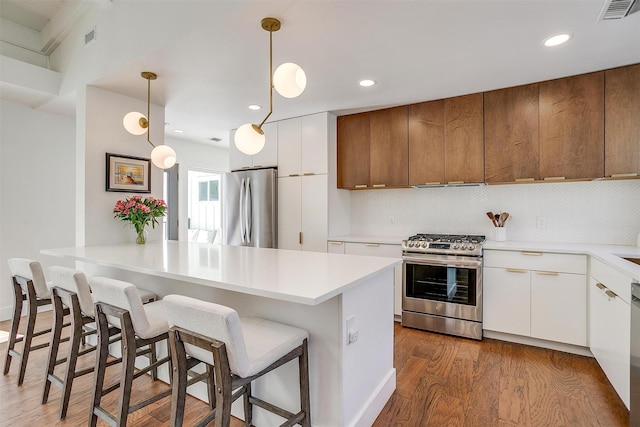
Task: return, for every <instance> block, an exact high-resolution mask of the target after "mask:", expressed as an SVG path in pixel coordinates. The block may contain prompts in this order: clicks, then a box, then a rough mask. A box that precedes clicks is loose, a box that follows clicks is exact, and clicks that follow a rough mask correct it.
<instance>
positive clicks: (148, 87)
mask: <svg viewBox="0 0 640 427" xmlns="http://www.w3.org/2000/svg"><path fill="white" fill-rule="evenodd" d="M150 134H151V77H150V76H149V77H147V142H148V143H149V144H151V146H152V147H153V148H155V147H156V146H155V145H153V142H151V137H150V136H149V135H150Z"/></svg>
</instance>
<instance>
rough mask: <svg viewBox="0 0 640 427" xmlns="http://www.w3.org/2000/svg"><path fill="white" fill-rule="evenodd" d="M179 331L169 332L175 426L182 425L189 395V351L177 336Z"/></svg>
mask: <svg viewBox="0 0 640 427" xmlns="http://www.w3.org/2000/svg"><path fill="white" fill-rule="evenodd" d="M178 333H179V332H178V331H172V332H169V348H170V351H171V360H172V361H173V373H172V377H173V378H172V385H171V387H172V392H171V422H170V425H171V426H173V427H182V422H183V418H184V406H185V401H186V397H187V353H186V352H185V350H184V343H183V342H182V341H181V340H180V339H179V338H177V337H176V336H177V335H178Z"/></svg>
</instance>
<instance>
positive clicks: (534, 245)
mask: <svg viewBox="0 0 640 427" xmlns="http://www.w3.org/2000/svg"><path fill="white" fill-rule="evenodd" d="M483 249H485V250H503V251H540V252H553V253H566V254H581V255H589V256H592V257H594V258H596V259H598V260H600V261H602V262H604V263H606V264H607V265H609V266H611V267H613V268H615V269H616V270H618V271H620V272H621V273H623V274H626V275H628V276H631V277H632V278H633V279H635V280H637V281H640V265H638V264H634V263H632V262H631V261H627V260H625V259H623V258H622V257H623V256H624V257H630V258H640V247H637V246H625V245H597V244H591V243H548V242H515V241H514V242H512V241H506V242H496V241H493V240H487V241H486V242H485V243H484V246H483Z"/></svg>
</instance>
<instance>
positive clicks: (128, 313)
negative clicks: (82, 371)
mask: <svg viewBox="0 0 640 427" xmlns="http://www.w3.org/2000/svg"><path fill="white" fill-rule="evenodd" d="M89 282H90V285H91V290H92V291H93V296H94V300H95V302H96V304H95V314H96V320H97V326H98V352H97V356H96V360H97V361H96V369H95V371H94V390H93V398H92V406H91V413H90V415H89V417H90V418H89V425H90V426H95V425H96V424H97V422H98V417H100V418H102V419H103V420H105V421H107V422H108V423H109V424H110V425H114V426H126V425H127V416H128V415H129V414H130V413H132V412H134V411H137V410H138V409H141V408H143V407H145V406H147V405H149V404H151V403H153V402H156V401H158V400H160V399H162V398H164V397H166V396H169V395H170V394H171V390H170V389H169V390H166V391H164V392H160V393H158V394H156V395H154V396H151V397H149V398H147V399H144V400H143V401H141V402H138V403H136V404H134V405H132V404H131V402H130V399H131V388H132V385H133V380H134V379H136V378H139V377H140V376H142V375H144V374H145V373H147V372H149V371H151V370H153V369H157V367H158V366H160V365H162V364H164V363H166V362H170V360H171V359H170V357H168V356H167V357H164V358H162V359H160V360H155V361H154V360H153V359H152V360H151V363H150V364H149V365H148V366H146V367H145V368H143V369H140V370H138V372H135V360H136V356H139V355H140V354H141V353H140V352H139V351H138V350H139V349H141V348H143V347H147V346H151V347H153V345H154V344H156V343H157V342H160V341H162V340H165V339H166V338H167V330H168V329H169V325H168V324H167V318H166V314H165V309H164V304H163V302H162V301H154V302H150V303H148V304H144V305H143V304H142V302H141V300H140V294H139V293H138V289H137V288H136V286H135V285H133V284H131V283H127V282H122V281H120V280H115V279H109V278H106V277H94V278H92V279H90V281H89ZM110 325H113V326H115V327H116V328H119V329H120V331H121V336H122V341H121V350H122V374H121V376H120V381H119V382H116V383H114V384H111V385H109V386H107V387H106V388H105V387H104V379H105V378H104V377H105V371H106V368H107V357H108V355H109V327H110ZM118 387H119V388H120V396H119V399H118V412H117V414H116V415H115V416H114V415H112V414H110V413H109V412H107V411H106V410H105V409H104V408H102V407H101V406H100V402H101V399H102V397H103V396H104V395H106V394H108V393H110V392H112V391H114V390H115V389H117V388H118Z"/></svg>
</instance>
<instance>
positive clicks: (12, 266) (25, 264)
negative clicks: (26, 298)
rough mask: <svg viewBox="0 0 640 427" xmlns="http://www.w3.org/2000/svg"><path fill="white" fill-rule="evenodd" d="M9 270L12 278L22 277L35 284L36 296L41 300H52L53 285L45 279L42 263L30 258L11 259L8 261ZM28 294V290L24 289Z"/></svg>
mask: <svg viewBox="0 0 640 427" xmlns="http://www.w3.org/2000/svg"><path fill="white" fill-rule="evenodd" d="M8 263H9V270H10V271H11V275H12V276H20V277H24V278H25V279H29V280H31V281H32V282H33V287H34V289H35V290H36V296H37V297H38V298H40V299H46V298H51V290H50V289H49V288H50V287H51V286H52V284H51V283H50V282H47V281H46V280H45V278H44V271H43V270H42V266H41V265H40V263H39V262H38V261H36V260H33V259H28V258H10V259H9V260H8ZM23 291H24V292H26V289H23Z"/></svg>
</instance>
